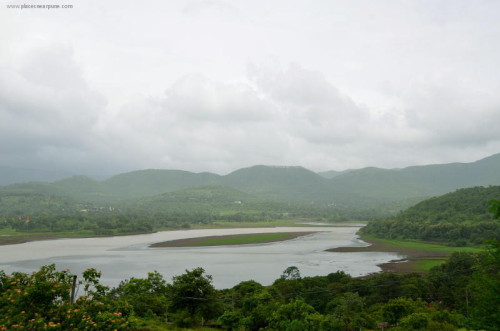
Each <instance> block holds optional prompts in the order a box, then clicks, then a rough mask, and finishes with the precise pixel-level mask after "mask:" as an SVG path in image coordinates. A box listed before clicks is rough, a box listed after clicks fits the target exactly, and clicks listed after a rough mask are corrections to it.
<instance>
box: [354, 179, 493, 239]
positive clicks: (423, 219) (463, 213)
mask: <svg viewBox="0 0 500 331" xmlns="http://www.w3.org/2000/svg"><path fill="white" fill-rule="evenodd" d="M498 197H500V186H490V187H473V188H466V189H460V190H457V191H455V192H453V193H448V194H445V195H443V196H440V197H436V198H432V199H428V200H425V201H422V202H420V203H418V204H417V205H415V206H413V207H411V208H408V209H406V210H404V211H402V212H400V213H399V214H398V215H397V216H395V217H391V218H386V219H382V220H377V221H374V222H370V223H369V224H368V225H367V226H366V227H364V228H363V229H362V231H361V233H363V234H371V235H374V236H376V237H379V238H390V239H396V238H398V239H421V240H427V241H440V242H447V243H452V244H454V245H458V246H463V245H467V244H481V243H482V242H483V241H484V240H485V239H493V238H495V239H497V240H498V239H500V221H499V220H498V219H495V218H494V217H493V215H492V214H491V213H490V211H489V209H490V206H489V205H490V203H491V201H492V200H495V199H498Z"/></svg>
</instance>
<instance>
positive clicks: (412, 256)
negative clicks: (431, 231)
mask: <svg viewBox="0 0 500 331" xmlns="http://www.w3.org/2000/svg"><path fill="white" fill-rule="evenodd" d="M361 240H363V241H364V242H367V243H369V244H370V245H369V246H365V247H337V248H331V249H327V250H326V251H327V252H339V253H349V252H391V253H398V254H400V255H404V256H405V257H404V258H401V259H397V260H392V261H389V262H387V263H383V264H380V265H379V267H380V268H381V269H382V272H394V273H411V272H417V273H424V271H419V270H416V269H415V268H414V266H415V264H416V263H417V262H418V261H419V260H422V259H427V258H436V257H447V256H448V254H447V253H445V252H436V251H420V250H415V249H409V248H401V247H394V246H391V245H387V244H384V243H382V242H379V241H375V240H368V239H363V238H361Z"/></svg>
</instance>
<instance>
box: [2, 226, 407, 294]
mask: <svg viewBox="0 0 500 331" xmlns="http://www.w3.org/2000/svg"><path fill="white" fill-rule="evenodd" d="M358 230H359V227H280V228H244V229H210V230H206V229H205V230H182V231H162V232H157V233H152V234H141V235H132V236H119V237H107V238H81V239H57V240H46V241H34V242H28V243H24V244H16V245H6V246H0V269H2V270H4V271H5V272H7V273H10V272H13V271H22V272H32V271H34V270H37V269H38V268H39V267H40V266H42V265H46V264H52V263H55V264H56V267H57V268H58V269H69V270H71V272H73V273H75V274H77V275H79V276H80V275H81V272H82V271H83V270H85V269H87V268H90V267H93V268H96V269H97V270H101V271H102V278H101V279H102V283H103V284H105V285H108V286H116V285H118V284H119V282H120V281H121V280H124V279H128V278H130V277H139V278H144V277H146V276H147V273H148V272H151V271H154V270H157V271H158V272H160V273H161V274H163V276H164V277H165V279H166V280H167V281H169V282H170V281H171V278H172V276H175V275H180V274H182V273H184V271H185V270H186V269H193V268H196V267H203V268H204V269H205V270H206V272H207V274H209V275H212V276H213V284H214V286H215V287H217V288H219V289H222V288H229V287H232V286H234V285H236V284H238V283H240V282H241V281H245V280H251V279H252V280H255V281H257V282H259V283H261V284H263V285H269V284H271V283H272V282H273V281H274V280H275V279H277V278H279V276H280V275H281V273H282V272H283V270H284V269H286V268H287V267H289V266H296V267H298V268H299V270H300V272H301V275H302V276H315V275H327V274H329V273H332V272H335V271H337V270H343V271H344V272H346V273H348V274H350V275H352V276H362V275H366V274H369V273H373V272H377V271H380V268H379V267H377V265H378V264H381V263H385V262H388V261H390V260H393V259H397V258H400V256H399V255H397V254H394V253H378V252H356V253H332V252H325V249H328V248H335V247H359V246H366V245H367V244H366V243H364V242H363V241H361V240H359V239H358V238H357V236H356V232H357V231H358ZM304 231H318V232H317V233H315V234H311V235H308V236H303V237H299V238H295V239H292V240H287V241H281V242H273V243H266V244H251V245H238V246H212V247H173V248H170V247H169V248H150V247H149V245H150V244H152V243H156V242H161V241H167V240H175V239H184V238H194V237H204V236H219V235H229V234H242V233H270V232H304Z"/></svg>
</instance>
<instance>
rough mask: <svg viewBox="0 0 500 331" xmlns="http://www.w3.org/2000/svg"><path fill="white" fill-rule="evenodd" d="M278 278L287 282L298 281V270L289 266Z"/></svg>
mask: <svg viewBox="0 0 500 331" xmlns="http://www.w3.org/2000/svg"><path fill="white" fill-rule="evenodd" d="M280 278H281V279H287V280H294V279H300V278H301V277H300V270H299V268H297V267H296V266H290V267H288V268H286V269H285V270H284V271H283V273H282V274H281V277H280Z"/></svg>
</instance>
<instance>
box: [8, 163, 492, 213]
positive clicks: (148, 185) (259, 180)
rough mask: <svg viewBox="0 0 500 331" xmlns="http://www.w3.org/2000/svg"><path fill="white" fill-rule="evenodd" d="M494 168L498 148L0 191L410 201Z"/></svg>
mask: <svg viewBox="0 0 500 331" xmlns="http://www.w3.org/2000/svg"><path fill="white" fill-rule="evenodd" d="M499 169H500V154H495V155H492V156H490V157H487V158H485V159H482V160H479V161H476V162H472V163H451V164H440V165H426V166H413V167H408V168H404V169H380V168H364V169H358V170H349V171H344V172H327V173H326V174H325V173H322V175H320V174H317V173H315V172H312V171H310V170H308V169H305V168H303V167H272V166H253V167H249V168H243V169H239V170H236V171H234V172H232V173H230V174H228V175H225V176H221V175H217V174H213V173H192V172H188V171H182V170H140V171H134V172H129V173H124V174H120V175H117V176H113V177H111V178H109V179H107V180H103V181H98V180H94V179H91V178H88V177H85V176H74V177H69V178H65V179H63V180H58V181H56V182H53V183H35V182H31V183H23V184H14V185H9V186H4V187H2V188H1V189H0V193H2V194H6V193H7V192H17V193H23V192H24V193H30V194H34V193H36V194H51V195H60V196H64V197H69V198H72V199H75V200H77V201H87V202H114V201H119V200H126V199H135V198H142V197H148V196H150V197H152V196H156V195H159V194H164V193H169V192H174V191H178V190H182V189H188V188H195V187H203V186H209V185H216V186H226V187H228V188H232V189H236V190H239V191H241V192H243V193H246V194H250V195H252V196H255V197H257V198H260V199H269V200H275V201H278V202H303V203H315V204H324V205H344V206H357V207H372V206H377V205H380V204H387V203H397V202H402V201H406V200H408V201H411V202H412V203H414V202H418V201H419V200H423V199H424V198H427V197H431V196H436V195H441V194H444V193H447V192H451V191H453V190H456V189H459V188H465V187H472V186H488V185H499V184H500V171H499ZM327 177H331V178H327ZM227 192H229V191H227Z"/></svg>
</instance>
